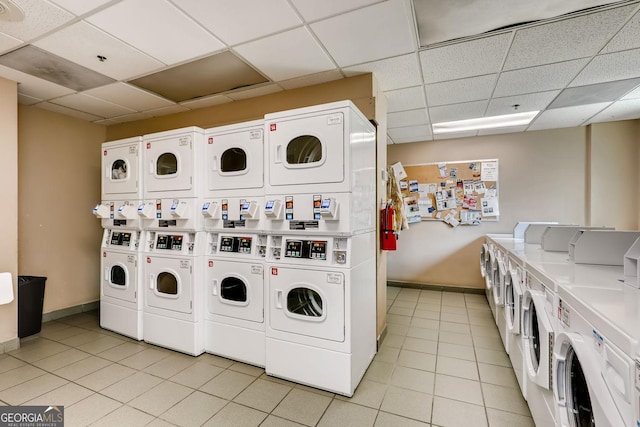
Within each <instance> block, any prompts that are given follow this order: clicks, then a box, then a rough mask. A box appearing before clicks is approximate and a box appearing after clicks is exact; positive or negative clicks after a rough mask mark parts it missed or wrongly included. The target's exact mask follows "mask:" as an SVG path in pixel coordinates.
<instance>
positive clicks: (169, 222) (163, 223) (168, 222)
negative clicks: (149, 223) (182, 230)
mask: <svg viewBox="0 0 640 427" xmlns="http://www.w3.org/2000/svg"><path fill="white" fill-rule="evenodd" d="M176 225H178V222H177V221H176V220H175V219H161V220H160V221H158V227H164V228H169V227H175V226H176Z"/></svg>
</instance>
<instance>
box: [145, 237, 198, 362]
mask: <svg viewBox="0 0 640 427" xmlns="http://www.w3.org/2000/svg"><path fill="white" fill-rule="evenodd" d="M205 240H206V235H205V233H204V232H188V231H176V230H171V231H149V232H147V235H146V236H145V241H144V243H145V247H144V252H143V258H144V282H143V283H144V285H143V287H144V290H145V302H144V309H143V335H144V340H145V341H146V342H149V343H151V344H155V345H159V346H161V347H166V348H170V349H172V350H176V351H180V352H183V353H187V354H191V355H194V356H197V355H199V354H202V353H203V352H204V280H205V278H204V259H203V257H204V247H205Z"/></svg>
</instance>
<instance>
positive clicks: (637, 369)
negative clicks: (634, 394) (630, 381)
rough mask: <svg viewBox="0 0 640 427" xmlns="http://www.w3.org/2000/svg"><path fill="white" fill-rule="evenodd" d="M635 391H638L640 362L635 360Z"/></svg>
mask: <svg viewBox="0 0 640 427" xmlns="http://www.w3.org/2000/svg"><path fill="white" fill-rule="evenodd" d="M636 389H637V390H638V391H640V360H639V359H636Z"/></svg>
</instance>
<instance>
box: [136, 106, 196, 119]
mask: <svg viewBox="0 0 640 427" xmlns="http://www.w3.org/2000/svg"><path fill="white" fill-rule="evenodd" d="M185 111H189V108H187V107H185V106H182V105H172V106H171V107H162V108H156V109H154V110H148V111H145V113H148V114H151V115H152V116H153V117H159V116H168V115H169V114H176V113H184V112H185Z"/></svg>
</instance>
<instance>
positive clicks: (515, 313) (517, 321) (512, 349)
mask: <svg viewBox="0 0 640 427" xmlns="http://www.w3.org/2000/svg"><path fill="white" fill-rule="evenodd" d="M507 264H508V272H507V277H506V279H505V286H504V315H505V324H506V330H507V334H506V335H507V336H506V342H505V345H506V351H507V354H508V355H509V360H511V366H512V367H513V372H514V373H515V375H516V379H517V380H518V385H519V386H520V391H521V392H522V396H523V397H524V398H525V399H526V398H527V385H526V381H527V374H526V373H525V372H524V358H523V350H522V346H523V342H522V327H521V318H522V299H523V296H524V288H525V283H524V281H525V277H526V273H525V267H524V263H523V261H522V260H521V259H520V258H518V257H517V256H516V255H514V254H512V253H510V254H508V260H507Z"/></svg>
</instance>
